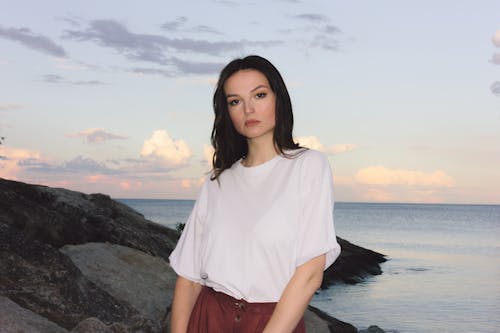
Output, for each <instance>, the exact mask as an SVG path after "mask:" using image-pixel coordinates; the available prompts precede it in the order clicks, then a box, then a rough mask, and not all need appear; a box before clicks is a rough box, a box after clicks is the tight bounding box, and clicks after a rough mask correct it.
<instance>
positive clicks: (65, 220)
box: [0, 178, 177, 258]
mask: <svg viewBox="0 0 500 333" xmlns="http://www.w3.org/2000/svg"><path fill="white" fill-rule="evenodd" d="M0 222H3V223H5V224H9V225H11V226H14V227H16V228H17V229H19V230H23V231H24V234H25V237H27V238H28V239H37V240H39V241H41V242H43V243H48V244H51V245H52V246H54V247H56V248H60V247H62V246H64V245H66V244H83V243H88V242H110V243H114V244H120V245H124V246H128V247H131V248H135V249H138V250H141V251H143V252H146V253H150V254H152V255H155V256H159V257H163V258H168V255H169V254H170V252H171V251H172V250H173V248H174V246H175V242H176V237H177V232H176V231H175V230H172V229H169V228H166V227H163V226H161V225H159V224H156V223H153V222H151V221H148V220H146V219H145V218H144V217H143V216H142V215H141V214H140V213H138V212H136V211H134V210H133V209H132V208H130V207H128V206H126V205H124V204H121V203H119V202H117V201H114V200H112V199H111V198H110V197H109V196H107V195H104V194H90V195H87V194H83V193H80V192H75V191H70V190H66V189H61V188H50V187H47V186H41V185H30V184H25V183H22V182H16V181H11V180H6V179H2V178H0Z"/></svg>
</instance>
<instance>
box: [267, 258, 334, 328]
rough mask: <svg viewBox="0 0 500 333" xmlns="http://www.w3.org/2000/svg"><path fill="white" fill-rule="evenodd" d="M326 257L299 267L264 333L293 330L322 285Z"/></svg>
mask: <svg viewBox="0 0 500 333" xmlns="http://www.w3.org/2000/svg"><path fill="white" fill-rule="evenodd" d="M325 257H326V255H325V254H322V255H320V256H318V257H315V258H313V259H311V260H309V261H308V262H306V263H304V264H303V265H300V266H298V267H297V269H296V270H295V273H294V274H293V276H292V278H291V279H290V281H289V282H288V284H287V285H286V288H285V290H284V291H283V294H282V295H281V298H280V300H279V302H278V304H277V305H276V308H275V309H274V312H273V315H272V316H271V319H270V320H269V322H268V323H267V326H266V328H265V329H264V333H281V332H283V333H285V332H286V333H290V332H293V330H294V329H295V327H296V326H297V324H298V323H299V321H300V319H301V318H302V316H303V315H304V311H305V310H306V308H307V305H308V304H309V302H310V301H311V299H312V297H313V295H314V293H315V292H316V290H318V289H319V287H320V286H321V282H322V280H323V270H324V267H325V260H326V258H325Z"/></svg>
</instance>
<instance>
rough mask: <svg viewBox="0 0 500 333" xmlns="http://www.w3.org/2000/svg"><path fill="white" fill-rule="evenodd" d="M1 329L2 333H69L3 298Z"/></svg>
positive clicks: (0, 301)
mask: <svg viewBox="0 0 500 333" xmlns="http://www.w3.org/2000/svg"><path fill="white" fill-rule="evenodd" d="M0 328H1V330H0V331H1V332H2V333H46V332H51V333H68V331H67V330H66V329H64V328H62V327H61V326H59V325H57V324H55V323H53V322H51V321H49V320H47V319H46V318H44V317H42V316H40V315H38V314H36V313H34V312H32V311H30V310H27V309H25V308H22V307H20V306H19V305H18V304H16V303H15V302H13V301H11V300H10V299H8V298H7V297H3V296H0Z"/></svg>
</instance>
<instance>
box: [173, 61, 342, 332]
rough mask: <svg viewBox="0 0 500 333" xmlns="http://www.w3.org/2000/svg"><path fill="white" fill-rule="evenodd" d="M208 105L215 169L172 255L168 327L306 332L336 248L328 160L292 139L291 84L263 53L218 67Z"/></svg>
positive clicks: (337, 246) (336, 254)
mask: <svg viewBox="0 0 500 333" xmlns="http://www.w3.org/2000/svg"><path fill="white" fill-rule="evenodd" d="M213 107H214V111H215V121H214V126H213V131H212V138H211V139H212V145H213V147H214V149H215V153H214V156H213V170H212V172H211V173H210V175H209V176H207V177H206V179H205V183H204V185H203V187H202V189H201V191H200V194H199V196H198V199H197V200H196V203H195V205H194V208H193V211H192V212H191V215H190V217H189V219H188V221H187V223H186V226H185V228H184V231H183V233H182V235H181V237H180V239H179V241H178V243H177V246H176V248H175V250H174V251H173V252H172V254H171V255H170V258H169V259H170V265H171V266H172V268H173V269H174V270H175V272H176V273H177V274H178V278H177V283H176V287H175V292H174V301H173V307H172V322H171V329H172V332H174V333H177V332H305V326H304V320H303V315H304V311H305V309H306V308H307V305H308V304H309V302H310V300H311V298H312V296H313V295H314V292H315V291H316V290H317V289H318V288H319V287H320V285H321V281H322V279H323V271H324V270H325V269H326V268H327V267H329V266H330V265H331V264H332V263H333V262H334V261H335V259H336V258H337V257H338V255H339V254H340V246H339V245H338V243H337V241H336V237H335V230H334V225H333V182H332V174H331V169H330V165H329V163H328V160H327V158H326V156H325V155H324V154H322V153H320V152H318V151H314V150H311V149H305V148H301V147H300V146H299V145H298V144H296V143H295V142H294V141H293V138H292V129H293V115H292V105H291V101H290V97H289V95H288V91H287V89H286V86H285V83H284V82H283V79H282V77H281V75H280V73H279V72H278V70H277V69H276V68H275V67H274V66H273V65H272V64H271V63H270V62H269V61H267V60H266V59H264V58H262V57H259V56H248V57H246V58H243V59H236V60H233V61H232V62H230V63H229V64H228V65H227V66H226V67H225V68H224V69H223V70H222V72H221V73H220V77H219V81H218V84H217V88H216V91H215V94H214V98H213Z"/></svg>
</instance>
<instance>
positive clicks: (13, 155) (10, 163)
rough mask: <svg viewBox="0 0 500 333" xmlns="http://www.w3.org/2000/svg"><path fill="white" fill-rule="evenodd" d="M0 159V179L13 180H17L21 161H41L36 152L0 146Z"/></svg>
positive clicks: (39, 155)
mask: <svg viewBox="0 0 500 333" xmlns="http://www.w3.org/2000/svg"><path fill="white" fill-rule="evenodd" d="M0 157H1V158H0V177H1V178H5V179H14V180H16V179H18V178H17V177H18V174H19V172H20V170H21V169H22V162H23V161H30V160H31V161H32V160H41V154H40V153H39V152H37V151H33V150H29V149H19V148H12V147H7V146H4V145H0ZM20 162H21V163H20Z"/></svg>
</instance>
